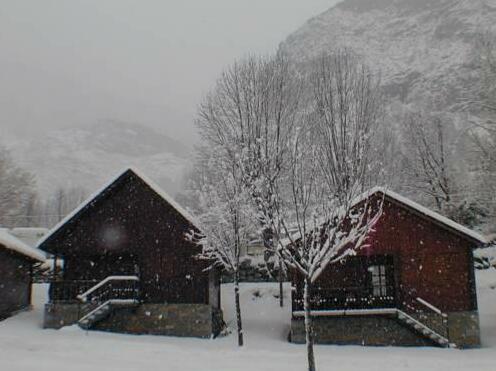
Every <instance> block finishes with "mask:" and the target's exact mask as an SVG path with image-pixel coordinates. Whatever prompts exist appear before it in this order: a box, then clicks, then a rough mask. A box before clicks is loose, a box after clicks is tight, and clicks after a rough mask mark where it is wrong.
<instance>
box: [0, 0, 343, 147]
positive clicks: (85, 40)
mask: <svg viewBox="0 0 496 371" xmlns="http://www.w3.org/2000/svg"><path fill="white" fill-rule="evenodd" d="M335 3H337V0H250V1H246V0H208V1H205V0H196V1H192V0H190V1H185V0H161V1H158V0H157V1H152V0H147V1H137V0H135V1H132V0H105V1H103V0H78V1H76V0H71V1H62V0H60V1H56V0H44V1H37V0H32V1H23V0H12V1H6V0H0V53H1V54H0V135H2V136H3V137H4V138H8V137H10V136H12V135H16V136H21V137H30V136H34V135H39V133H40V132H41V131H44V130H50V129H53V128H58V127H63V126H81V125H87V124H91V125H94V124H95V123H98V122H100V121H102V120H119V121H124V122H135V123H140V124H145V125H149V126H152V127H154V128H157V129H159V130H160V131H162V132H165V133H167V134H169V135H171V136H173V137H175V138H177V139H179V140H181V141H183V142H188V143H191V142H193V141H194V139H195V137H194V132H195V129H194V124H193V121H194V116H195V112H196V107H197V105H198V103H199V102H200V101H201V98H202V96H203V95H204V94H205V93H206V92H207V91H208V89H209V88H211V86H212V85H213V83H214V82H215V79H216V77H217V76H218V75H219V73H220V71H221V70H222V68H223V67H225V66H226V65H227V64H229V63H231V62H232V61H233V60H234V59H235V58H240V57H242V56H244V55H247V54H249V53H263V54H265V53H270V52H272V51H274V50H275V49H276V48H277V45H278V44H279V42H281V41H282V40H284V38H285V37H286V36H287V35H288V34H289V33H291V32H292V31H294V30H296V29H297V28H298V27H299V26H300V25H301V24H303V23H304V22H305V21H306V20H307V19H309V18H310V17H312V16H314V15H317V14H319V13H321V12H322V11H324V10H326V9H327V8H329V7H331V6H332V5H334V4H335ZM0 139H1V138H0Z"/></svg>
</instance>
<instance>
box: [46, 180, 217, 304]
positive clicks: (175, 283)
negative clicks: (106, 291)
mask: <svg viewBox="0 0 496 371" xmlns="http://www.w3.org/2000/svg"><path fill="white" fill-rule="evenodd" d="M121 178H122V179H119V180H118V181H117V182H116V183H114V186H113V188H112V189H111V190H110V191H109V192H107V194H106V195H104V196H103V197H101V198H99V199H97V201H96V202H95V203H94V205H93V206H92V207H91V209H88V210H87V211H86V212H84V213H82V214H81V215H80V216H79V217H77V218H75V220H74V221H73V222H69V223H68V224H67V225H66V227H65V228H64V229H63V230H62V231H61V232H62V233H59V234H57V235H54V236H53V238H52V239H51V240H49V241H47V243H45V245H44V246H43V248H44V249H46V250H48V251H53V252H57V253H58V254H59V255H61V256H63V257H64V259H65V261H66V266H65V268H64V280H85V279H89V278H95V279H102V278H104V277H106V276H108V275H112V274H121V273H124V272H126V271H129V270H131V269H130V268H131V266H132V265H134V264H135V263H136V264H137V265H138V266H139V275H140V279H141V292H142V297H143V300H144V301H145V302H150V303H162V302H175V303H183V302H184V303H208V273H205V272H203V270H204V269H205V268H206V267H207V263H206V262H204V261H200V260H198V259H197V258H196V257H195V256H196V255H197V254H198V253H199V252H200V248H199V247H198V246H196V245H195V244H193V243H191V242H189V241H187V240H186V239H185V233H187V232H188V231H190V230H191V228H192V226H191V225H190V223H189V222H188V221H187V220H185V218H184V217H183V216H182V215H181V214H180V213H178V212H177V211H176V210H175V209H174V208H173V207H172V206H171V205H169V204H168V203H167V202H166V201H165V200H163V199H162V198H161V197H160V196H158V195H157V194H156V193H155V192H154V191H153V190H151V189H150V188H149V187H148V186H147V185H146V183H144V182H143V181H142V180H141V179H140V178H139V177H137V176H136V175H135V174H134V173H126V174H125V176H123V177H121ZM129 274H134V272H129Z"/></svg>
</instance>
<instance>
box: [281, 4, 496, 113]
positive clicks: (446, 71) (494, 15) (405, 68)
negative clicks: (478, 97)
mask: <svg viewBox="0 0 496 371" xmlns="http://www.w3.org/2000/svg"><path fill="white" fill-rule="evenodd" d="M494 19H496V0H474V1H467V0H420V1H407V0H371V1H369V0H345V1H343V2H341V3H338V4H337V5H335V6H334V7H332V8H330V9H329V10H327V11H325V12H323V13H322V14H320V15H318V16H316V17H314V18H312V19H310V20H309V21H307V22H306V23H305V24H304V25H303V26H302V27H301V28H300V29H298V30H296V31H295V32H294V33H292V34H291V35H289V36H288V37H287V39H286V40H285V41H284V42H283V43H282V44H281V46H280V48H281V50H283V51H285V52H286V53H288V54H289V55H290V56H291V57H293V58H294V59H295V60H297V61H307V60H309V59H311V58H312V57H315V56H317V55H318V54H320V53H322V52H325V51H332V50H335V49H337V48H343V47H347V48H351V49H353V50H354V52H355V53H357V54H359V55H361V56H363V57H364V59H365V61H366V62H367V63H368V64H369V65H370V66H371V68H372V69H373V70H376V71H380V72H381V76H382V81H383V85H384V86H385V87H386V91H387V93H388V94H389V95H390V96H391V97H393V98H395V99H396V100H397V101H399V102H401V103H406V104H409V103H418V102H419V100H421V99H422V98H423V97H424V96H425V93H426V92H428V93H431V94H439V93H440V94H441V95H442V96H444V97H445V99H446V101H447V103H446V105H447V106H452V105H453V104H455V103H456V102H457V101H458V100H459V99H460V98H461V95H462V91H461V88H462V87H465V86H467V85H470V84H472V83H474V80H473V79H474V76H473V71H474V58H473V52H474V44H475V43H476V42H477V38H478V37H479V36H480V34H481V33H483V32H485V31H490V32H495V31H496V28H495V25H494V23H495V22H494Z"/></svg>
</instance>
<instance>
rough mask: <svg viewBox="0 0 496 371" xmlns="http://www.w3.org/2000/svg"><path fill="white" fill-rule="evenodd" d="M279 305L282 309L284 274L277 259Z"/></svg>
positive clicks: (280, 262)
mask: <svg viewBox="0 0 496 371" xmlns="http://www.w3.org/2000/svg"><path fill="white" fill-rule="evenodd" d="M279 305H280V306H281V308H282V307H284V273H283V271H282V261H281V259H279Z"/></svg>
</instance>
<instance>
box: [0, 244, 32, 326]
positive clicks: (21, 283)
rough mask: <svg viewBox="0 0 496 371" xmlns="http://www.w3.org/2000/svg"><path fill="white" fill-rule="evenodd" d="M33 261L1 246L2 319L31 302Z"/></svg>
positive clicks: (0, 317) (0, 299)
mask: <svg viewBox="0 0 496 371" xmlns="http://www.w3.org/2000/svg"><path fill="white" fill-rule="evenodd" d="M30 270H31V262H30V261H29V260H26V259H25V258H22V257H21V256H19V255H17V254H11V253H10V252H8V251H6V250H3V249H2V248H1V247H0V319H3V318H5V317H8V316H9V315H10V314H11V313H13V312H15V311H18V310H21V309H24V308H26V307H28V306H29V305H30V304H31V276H30Z"/></svg>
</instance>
